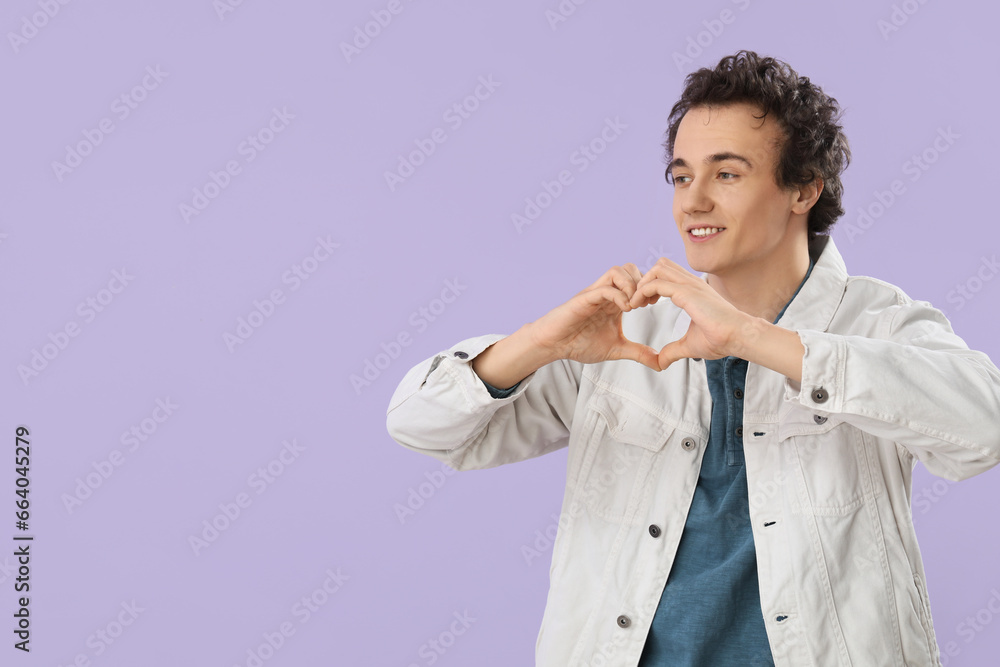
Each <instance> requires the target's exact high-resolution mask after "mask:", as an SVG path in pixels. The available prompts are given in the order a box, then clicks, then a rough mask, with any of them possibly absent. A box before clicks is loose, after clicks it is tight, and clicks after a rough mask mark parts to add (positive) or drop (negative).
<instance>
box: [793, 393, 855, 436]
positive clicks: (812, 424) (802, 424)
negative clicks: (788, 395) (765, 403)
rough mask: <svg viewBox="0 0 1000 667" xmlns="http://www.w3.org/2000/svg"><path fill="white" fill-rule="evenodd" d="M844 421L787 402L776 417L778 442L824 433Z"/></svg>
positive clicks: (834, 416)
mask: <svg viewBox="0 0 1000 667" xmlns="http://www.w3.org/2000/svg"><path fill="white" fill-rule="evenodd" d="M843 421H844V420H843V419H841V418H840V417H838V416H837V415H834V414H831V413H829V412H823V411H822V410H814V409H812V408H807V407H804V406H803V405H800V404H798V403H794V402H791V401H789V402H787V403H785V405H783V406H782V408H781V412H780V414H779V416H778V440H779V441H780V440H784V439H786V438H790V437H792V436H795V435H818V434H820V433H826V432H827V431H829V430H831V429H832V428H834V427H835V426H837V425H838V424H840V423H842V422H843Z"/></svg>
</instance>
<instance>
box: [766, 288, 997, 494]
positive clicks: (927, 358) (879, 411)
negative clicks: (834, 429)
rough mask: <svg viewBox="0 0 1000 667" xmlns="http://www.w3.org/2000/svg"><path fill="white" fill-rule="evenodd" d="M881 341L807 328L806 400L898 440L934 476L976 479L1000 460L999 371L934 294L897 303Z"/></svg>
mask: <svg viewBox="0 0 1000 667" xmlns="http://www.w3.org/2000/svg"><path fill="white" fill-rule="evenodd" d="M879 326H880V332H879V334H880V335H879V336H878V337H876V338H868V337H864V336H850V335H837V334H832V333H826V332H820V331H812V330H802V331H799V332H798V333H799V338H800V340H801V341H802V344H803V346H804V347H805V356H804V357H803V359H802V382H801V384H796V383H794V382H793V381H791V380H789V379H786V381H785V398H786V400H793V401H798V402H799V403H801V404H802V405H804V406H806V407H809V408H811V409H814V410H817V411H826V412H828V413H831V414H835V415H837V417H839V418H840V419H842V420H843V421H845V422H847V423H849V424H852V425H854V426H856V427H857V428H859V429H861V430H863V431H866V432H868V433H871V434H872V435H875V436H877V437H880V438H886V439H888V440H892V441H895V442H896V443H898V444H899V445H900V446H902V447H903V448H905V450H906V451H908V452H909V453H910V454H911V455H912V456H913V457H915V458H916V459H917V460H919V461H922V462H923V464H924V465H925V466H926V467H927V470H928V471H930V472H931V473H932V474H934V475H937V476H939V477H943V478H945V479H949V480H952V481H959V480H962V479H967V478H969V477H972V476H974V475H977V474H979V473H981V472H985V471H986V470H989V469H990V468H992V467H993V466H995V465H997V463H1000V370H998V369H997V367H996V365H994V363H993V362H992V361H991V360H990V358H989V357H988V356H987V355H986V354H985V353H983V352H979V351H976V350H970V349H969V347H968V346H967V345H966V343H965V341H963V340H962V339H961V338H960V337H958V336H957V335H956V334H955V333H954V331H952V328H951V325H950V323H949V322H948V320H947V318H946V317H945V316H944V314H942V313H941V311H939V310H937V309H936V308H934V307H933V306H931V304H929V303H927V302H925V301H907V302H904V303H897V304H896V305H894V306H890V307H889V308H888V309H886V311H884V312H883V314H882V319H881V320H880V324H879Z"/></svg>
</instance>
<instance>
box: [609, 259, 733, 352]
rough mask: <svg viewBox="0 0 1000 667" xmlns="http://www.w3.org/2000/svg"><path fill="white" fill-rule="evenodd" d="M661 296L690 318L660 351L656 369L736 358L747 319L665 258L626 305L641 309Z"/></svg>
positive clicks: (647, 275)
mask: <svg viewBox="0 0 1000 667" xmlns="http://www.w3.org/2000/svg"><path fill="white" fill-rule="evenodd" d="M661 296H665V297H667V298H668V299H670V300H671V301H673V302H674V304H675V305H676V306H677V307H678V308H681V309H683V310H684V312H686V313H687V314H688V316H689V317H690V318H691V324H690V326H688V330H687V332H686V333H685V334H684V336H682V337H681V338H679V339H678V340H675V341H673V342H672V343H668V344H667V345H665V346H664V347H663V349H662V350H660V352H659V354H658V355H657V360H658V364H659V367H660V369H661V370H662V369H665V368H667V367H668V366H669V365H670V364H672V363H674V362H675V361H677V360H678V359H684V358H689V357H690V358H701V359H719V358H721V357H726V356H730V355H733V356H739V352H740V342H741V337H740V332H741V331H744V330H746V328H747V327H748V325H750V323H749V321H748V318H749V316H748V315H747V314H746V313H744V312H742V311H740V310H739V309H737V308H736V307H735V306H733V305H732V304H731V303H729V302H728V301H726V300H725V299H723V298H722V296H721V295H720V294H719V293H718V292H716V291H715V289H713V288H712V286H711V285H709V284H708V283H707V282H705V281H704V280H702V279H701V278H699V277H698V276H695V275H694V274H692V273H691V272H690V271H688V270H686V269H684V268H683V267H682V266H680V265H679V264H677V263H676V262H672V261H670V260H669V259H667V258H666V257H661V258H660V260H659V261H658V262H657V263H656V264H655V265H654V266H653V268H651V269H650V270H649V271H647V272H646V274H645V275H644V276H642V278H641V280H639V282H638V283H637V284H636V289H635V292H634V294H632V295H631V296H630V298H629V305H630V306H632V307H633V308H641V307H643V306H645V305H648V304H653V303H656V302H657V301H658V300H659V299H660V297H661Z"/></svg>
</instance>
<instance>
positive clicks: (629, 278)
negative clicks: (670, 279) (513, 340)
mask: <svg viewBox="0 0 1000 667" xmlns="http://www.w3.org/2000/svg"><path fill="white" fill-rule="evenodd" d="M640 280H644V278H643V276H642V274H641V273H640V272H639V269H638V267H636V265H635V264H632V263H631V262H630V263H628V264H625V265H624V266H614V267H612V268H611V269H609V270H608V271H607V273H605V274H604V275H603V276H601V277H600V278H598V279H597V281H596V282H594V284H592V285H591V286H590V287H587V288H586V289H584V290H582V291H580V292H578V293H577V294H576V295H575V296H574V297H573V298H572V299H570V300H569V301H567V302H566V303H564V304H563V305H561V306H558V307H557V308H554V309H552V310H551V311H549V312H548V313H547V314H546V315H545V316H544V317H542V318H540V319H538V320H536V321H535V322H532V323H531V331H532V340H533V341H534V344H535V345H537V346H538V347H539V348H542V349H544V350H546V352H547V354H548V355H549V357H551V358H552V359H573V360H575V361H579V362H581V363H585V364H592V363H597V362H601V361H608V360H613V359H630V360H632V361H638V362H639V363H640V364H643V365H645V366H648V367H650V368H652V369H653V370H655V371H659V370H662V369H661V367H660V365H659V363H658V361H657V351H656V349H654V348H652V347H650V346H649V345H642V344H639V343H636V342H633V341H630V340H628V339H627V338H625V335H624V334H623V333H622V313H623V312H628V311H630V310H632V308H633V306H630V305H629V299H630V298H632V297H633V296H634V295H635V294H636V287H637V283H638V282H639V281H640ZM650 303H652V302H650ZM640 305H646V301H645V300H642V303H641V304H640ZM636 307H639V306H636Z"/></svg>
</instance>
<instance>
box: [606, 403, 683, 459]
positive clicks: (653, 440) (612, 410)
mask: <svg viewBox="0 0 1000 667" xmlns="http://www.w3.org/2000/svg"><path fill="white" fill-rule="evenodd" d="M587 407H589V408H590V409H592V410H594V411H596V412H598V413H599V414H600V415H601V416H603V417H604V420H605V421H606V422H607V425H608V432H609V435H610V436H611V437H612V438H614V439H615V440H618V441H621V442H625V443H628V444H630V445H638V446H639V447H642V448H644V449H648V450H649V451H651V452H656V451H659V450H660V449H662V448H663V445H665V444H666V442H667V439H668V438H669V437H670V434H671V433H672V432H673V430H674V426H675V425H674V424H673V422H672V421H670V420H669V419H668V418H667V417H666V416H663V415H658V414H656V413H654V412H651V411H650V410H648V409H646V408H644V407H643V406H641V405H639V404H638V403H636V402H635V401H632V400H630V399H628V398H625V397H624V396H619V395H618V394H612V393H609V392H605V391H598V392H597V393H595V394H594V395H593V396H592V397H591V398H590V401H589V402H588V406H587Z"/></svg>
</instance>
